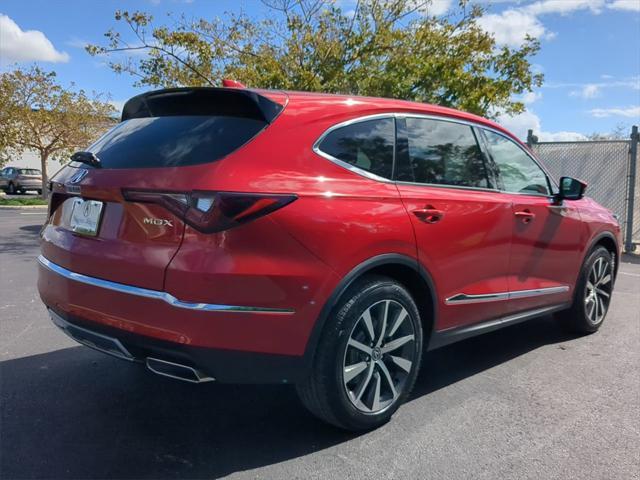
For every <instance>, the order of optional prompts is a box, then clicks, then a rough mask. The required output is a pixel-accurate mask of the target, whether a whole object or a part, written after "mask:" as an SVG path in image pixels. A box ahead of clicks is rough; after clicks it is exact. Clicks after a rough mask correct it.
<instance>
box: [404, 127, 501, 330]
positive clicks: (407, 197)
mask: <svg viewBox="0 0 640 480" xmlns="http://www.w3.org/2000/svg"><path fill="white" fill-rule="evenodd" d="M397 129H398V130H397V148H396V168H395V170H396V171H395V177H394V178H395V180H396V185H397V187H398V190H399V192H400V195H401V198H402V201H403V203H404V205H405V207H406V209H407V212H408V214H409V217H410V218H411V222H412V225H413V228H414V232H415V237H416V245H417V255H418V259H419V261H420V263H421V264H422V266H423V267H424V268H425V269H427V271H428V272H429V273H430V275H431V277H432V278H433V281H434V284H435V288H436V294H437V300H438V305H437V312H438V314H437V322H436V330H444V329H448V328H452V327H457V326H462V325H465V324H472V323H476V322H480V321H483V320H488V319H493V318H497V317H500V316H501V315H502V314H503V307H504V302H501V301H499V300H501V299H506V297H507V295H508V293H507V292H508V285H507V274H508V260H509V247H510V243H511V230H512V227H513V218H512V212H511V203H510V202H511V201H510V199H508V198H506V197H505V195H503V194H502V193H500V192H498V191H497V190H496V189H495V188H494V185H495V180H494V179H493V178H492V173H491V172H492V170H491V169H490V168H488V165H487V158H485V156H484V155H483V153H482V152H481V150H480V148H479V145H478V142H477V138H476V135H475V133H474V130H473V128H472V127H471V126H470V125H468V124H465V123H461V122H457V121H452V120H445V119H439V118H431V117H424V116H422V117H421V116H411V115H407V116H400V117H398V119H397Z"/></svg>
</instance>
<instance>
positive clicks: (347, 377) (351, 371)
mask: <svg viewBox="0 0 640 480" xmlns="http://www.w3.org/2000/svg"><path fill="white" fill-rule="evenodd" d="M366 369H367V362H358V363H354V364H353V365H349V366H347V367H344V383H349V382H350V381H351V380H353V379H354V378H356V377H357V376H358V375H360V374H361V373H362V372H364V371H365V370H366Z"/></svg>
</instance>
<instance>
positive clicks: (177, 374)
mask: <svg viewBox="0 0 640 480" xmlns="http://www.w3.org/2000/svg"><path fill="white" fill-rule="evenodd" d="M146 365H147V368H148V369H149V370H151V371H152V372H153V373H155V374H157V375H162V376H163V377H169V378H173V379H176V380H182V381H184V382H189V383H204V382H213V381H214V380H215V379H214V378H212V377H209V376H208V375H206V374H204V373H203V372H201V371H200V370H197V369H195V368H193V367H190V366H188V365H182V364H180V363H175V362H169V361H167V360H160V359H159V358H153V357H147V360H146Z"/></svg>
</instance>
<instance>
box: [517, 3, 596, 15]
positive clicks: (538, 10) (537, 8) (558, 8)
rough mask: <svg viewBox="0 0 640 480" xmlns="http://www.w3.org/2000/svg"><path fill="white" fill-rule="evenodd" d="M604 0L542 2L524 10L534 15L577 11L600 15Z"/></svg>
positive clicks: (564, 13) (563, 13)
mask: <svg viewBox="0 0 640 480" xmlns="http://www.w3.org/2000/svg"><path fill="white" fill-rule="evenodd" d="M604 4H605V3H604V0H542V1H539V2H534V3H532V4H530V5H527V6H526V7H524V9H523V10H526V11H527V12H529V13H531V14H533V15H543V14H547V13H560V14H562V15H566V14H568V13H571V12H575V11H576V10H587V9H588V10H591V11H592V12H593V13H600V12H601V11H602V8H603V7H604Z"/></svg>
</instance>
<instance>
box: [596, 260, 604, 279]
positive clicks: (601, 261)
mask: <svg viewBox="0 0 640 480" xmlns="http://www.w3.org/2000/svg"><path fill="white" fill-rule="evenodd" d="M602 263H603V260H602V257H600V258H599V259H598V260H596V266H597V273H596V279H597V280H599V279H600V277H601V276H602Z"/></svg>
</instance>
